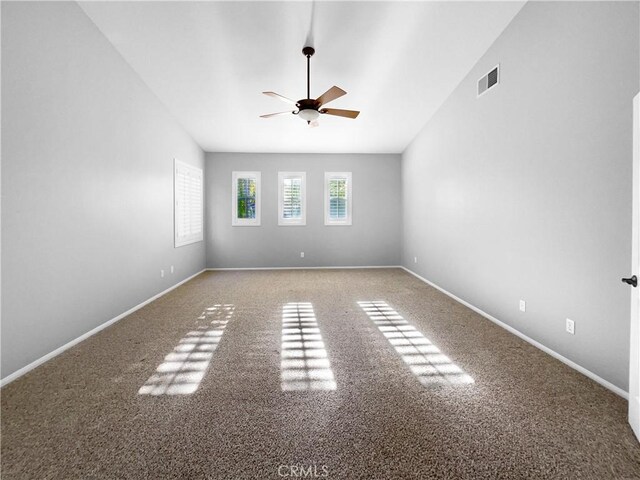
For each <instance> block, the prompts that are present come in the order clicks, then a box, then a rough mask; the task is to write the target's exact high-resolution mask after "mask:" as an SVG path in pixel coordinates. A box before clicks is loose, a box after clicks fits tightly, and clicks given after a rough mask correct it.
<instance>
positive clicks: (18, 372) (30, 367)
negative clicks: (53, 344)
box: [0, 270, 204, 387]
mask: <svg viewBox="0 0 640 480" xmlns="http://www.w3.org/2000/svg"><path fill="white" fill-rule="evenodd" d="M202 272H204V270H200V271H199V272H198V273H195V274H193V275H191V276H190V277H188V278H185V279H184V280H182V281H180V282H178V283H176V284H175V285H173V286H172V287H169V288H167V289H166V290H164V291H163V292H160V293H158V294H157V295H154V296H153V297H151V298H149V299H147V300H145V301H144V302H142V303H140V304H138V305H136V306H135V307H133V308H130V309H129V310H127V311H126V312H124V313H121V314H120V315H118V316H117V317H115V318H112V319H111V320H108V321H106V322H105V323H103V324H102V325H98V326H97V327H96V328H94V329H93V330H90V331H88V332H87V333H85V334H83V335H80V336H79V337H78V338H76V339H74V340H71V341H70V342H69V343H66V344H64V345H62V346H61V347H59V348H56V349H55V350H54V351H53V352H50V353H47V354H46V355H44V356H43V357H40V358H39V359H37V360H35V361H33V362H31V363H30V364H29V365H27V366H24V367H22V368H20V369H19V370H16V371H15V372H13V373H11V374H10V375H7V376H6V377H4V378H3V379H2V380H0V387H4V386H5V385H6V384H8V383H11V382H13V381H14V380H15V379H17V378H19V377H21V376H22V375H24V374H25V373H27V372H28V371H30V370H33V369H34V368H36V367H37V366H39V365H42V364H43V363H44V362H46V361H48V360H51V359H52V358H53V357H56V356H57V355H60V354H61V353H62V352H64V351H65V350H68V349H69V348H71V347H73V346H74V345H76V344H78V343H80V342H81V341H83V340H86V339H87V338H89V337H90V336H92V335H95V334H96V333H98V332H99V331H100V330H104V329H105V328H107V327H108V326H109V325H112V324H114V323H116V322H117V321H118V320H121V319H123V318H124V317H126V316H127V315H131V314H132V313H133V312H135V311H136V310H139V309H141V308H142V307H144V306H145V305H147V304H149V303H151V302H153V301H154V300H156V299H158V298H160V297H161V296H163V295H165V294H166V293H168V292H170V291H171V290H173V289H175V288H178V287H179V286H180V285H182V284H183V283H186V282H188V281H189V280H191V279H192V278H194V277H197V276H198V275H200V274H201V273H202Z"/></svg>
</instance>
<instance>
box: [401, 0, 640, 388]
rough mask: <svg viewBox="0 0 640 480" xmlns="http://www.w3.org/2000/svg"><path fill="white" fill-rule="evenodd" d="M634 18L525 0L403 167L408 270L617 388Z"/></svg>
mask: <svg viewBox="0 0 640 480" xmlns="http://www.w3.org/2000/svg"><path fill="white" fill-rule="evenodd" d="M638 18H639V16H638V2H602V3H601V2H567V3H563V2H560V3H558V2H529V3H528V4H527V5H525V7H524V8H523V9H522V11H521V12H520V13H519V14H518V15H517V16H516V17H515V19H514V20H513V21H512V23H511V24H510V25H509V26H508V27H507V29H506V30H505V31H504V33H503V34H502V35H501V36H500V37H499V38H498V40H497V41H496V42H495V43H494V45H493V46H492V47H491V48H490V49H489V50H488V51H487V53H486V54H485V55H484V56H483V57H482V59H481V60H480V61H479V62H478V64H477V65H476V66H475V67H474V68H473V69H472V71H471V72H470V73H469V75H468V76H467V77H466V78H465V79H464V80H463V81H462V83H461V84H460V85H459V86H458V88H457V89H456V90H455V92H454V93H453V94H452V95H451V97H450V98H449V99H448V100H447V101H446V102H445V104H444V105H443V106H442V107H441V109H440V110H439V112H438V113H437V114H436V116H435V117H434V118H433V119H431V120H430V121H429V122H428V123H427V124H426V126H425V128H424V129H423V131H422V132H421V133H420V134H419V135H418V136H417V137H416V139H415V140H414V141H413V143H412V144H411V145H410V146H409V148H407V150H406V151H405V152H404V154H403V159H402V192H403V204H404V209H403V211H404V213H405V214H404V218H403V223H404V234H403V264H404V265H405V266H407V267H408V268H410V269H412V270H414V271H415V272H417V273H418V274H420V275H422V276H424V277H425V278H427V279H429V280H431V281H433V282H434V283H436V284H437V285H439V286H441V287H443V288H444V289H446V290H448V291H450V292H452V293H453V294H455V295H457V296H459V297H461V298H462V299H464V300H466V301H468V302H470V303H471V304H473V305H475V306H477V307H478V308H480V309H482V310H484V311H485V312H487V313H489V314H491V315H493V316H495V317H497V318H498V319H500V320H502V321H503V322H505V323H507V324H509V325H511V326H513V327H514V328H516V329H518V330H520V331H521V332H523V333H524V334H526V335H528V336H529V337H531V338H533V339H535V340H537V341H539V342H541V343H542V344H544V345H546V346H547V347H549V348H551V349H553V350H555V351H556V352H558V353H560V354H562V355H564V356H565V357H567V358H569V359H571V360H573V361H574V362H576V363H578V364H580V365H582V366H583V367H585V368H587V369H589V370H591V371H592V372H594V373H596V374H597V375H599V376H601V377H603V378H604V379H606V380H608V381H610V382H611V383H613V384H615V385H617V386H619V387H621V388H624V389H626V388H627V384H628V354H629V290H628V287H626V286H624V285H623V284H622V283H621V282H620V278H621V277H622V276H626V275H628V274H629V273H630V272H629V269H630V263H631V192H632V184H631V166H632V123H631V120H632V100H633V97H634V96H635V94H636V93H637V92H638V89H639V78H638V71H639V65H638V62H639V60H638V59H639V47H638V44H639V38H638V31H639V25H638ZM498 63H500V65H501V72H500V73H501V79H500V85H498V86H497V88H495V89H494V90H490V91H489V92H487V93H486V94H485V95H483V96H481V97H480V98H476V81H477V80H478V78H480V77H481V76H482V75H484V74H485V73H487V72H488V71H489V70H490V69H492V68H493V67H494V66H495V65H496V64H498ZM409 205H411V206H412V208H411V209H409V208H407V207H408V206H409ZM414 257H418V263H414ZM520 299H524V300H526V301H527V311H526V313H521V312H520V311H519V309H518V302H519V300H520ZM567 317H569V318H571V319H573V320H575V322H576V333H575V335H573V336H572V335H569V334H567V333H565V318H567Z"/></svg>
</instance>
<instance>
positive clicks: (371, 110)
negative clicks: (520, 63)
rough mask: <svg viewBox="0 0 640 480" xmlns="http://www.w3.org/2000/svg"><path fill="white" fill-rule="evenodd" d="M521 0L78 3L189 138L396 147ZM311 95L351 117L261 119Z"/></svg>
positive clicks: (270, 145)
mask: <svg viewBox="0 0 640 480" xmlns="http://www.w3.org/2000/svg"><path fill="white" fill-rule="evenodd" d="M523 4H524V2H495V1H489V2H483V1H475V2H363V1H360V2H324V1H322V2H315V3H312V2H306V1H302V2H301V1H297V2H81V3H80V5H81V7H82V8H83V9H84V11H85V12H86V13H87V15H88V16H89V17H90V18H91V19H92V20H93V22H94V23H95V24H96V25H97V26H98V28H99V29H100V30H101V31H102V32H103V33H104V35H105V36H106V37H107V38H108V39H109V41H110V42H111V43H112V44H113V45H114V46H115V48H116V49H117V50H118V51H119V52H120V53H121V54H122V56H123V57H124V59H125V60H126V61H127V62H128V63H129V65H131V67H132V68H133V69H134V70H135V71H136V72H137V73H138V75H140V77H141V78H142V80H143V81H144V82H145V83H146V84H147V85H148V86H149V88H150V89H151V90H152V91H153V92H154V93H155V94H156V95H157V96H158V98H159V99H160V100H161V101H162V102H163V103H164V104H165V105H166V107H167V108H168V109H169V111H170V112H171V113H172V114H173V115H174V116H175V118H176V119H177V120H178V121H179V122H180V123H181V124H182V125H183V127H184V128H185V129H186V130H187V132H189V134H190V135H191V136H192V137H193V138H194V140H195V141H196V142H198V144H199V145H200V146H201V147H202V148H203V149H204V150H205V151H211V152H315V153H337V152H340V153H347V152H355V153H399V152H402V151H403V150H404V149H405V148H406V146H407V145H408V144H409V143H410V142H411V140H412V139H413V138H414V137H415V135H416V134H417V133H418V131H419V130H420V129H421V128H422V127H423V126H424V124H425V123H426V122H427V121H428V120H429V119H430V118H431V116H432V115H433V114H434V113H435V112H436V110H437V109H438V107H439V106H440V105H441V104H442V103H443V102H444V101H445V100H446V98H447V97H448V96H449V95H450V94H451V92H452V91H453V90H454V88H455V87H456V86H457V85H458V83H459V82H460V81H461V80H462V79H463V77H464V76H465V75H466V74H467V73H468V72H469V70H470V69H471V67H472V66H473V65H474V64H475V63H476V62H477V61H478V59H479V58H480V57H481V56H482V54H484V52H485V51H486V50H487V49H488V48H489V46H490V45H491V44H492V43H493V41H494V40H495V39H496V38H497V37H498V36H499V35H500V33H502V31H503V30H504V29H505V27H506V26H507V25H508V24H509V22H510V21H511V20H512V18H513V17H514V16H515V15H516V13H518V11H519V10H520V8H522V6H523ZM312 19H313V21H312ZM309 36H311V37H312V38H313V41H312V44H313V46H314V47H315V48H316V54H315V55H314V56H313V57H312V59H311V96H312V97H318V96H319V95H320V94H321V93H323V92H324V91H325V90H327V89H328V88H329V87H331V86H332V85H337V86H339V87H341V88H343V89H344V90H346V91H347V92H348V95H346V96H344V97H342V98H340V99H338V100H336V101H334V102H332V103H331V104H330V105H329V106H330V107H333V108H346V109H353V110H360V111H361V112H362V113H361V114H360V116H359V117H358V118H357V119H355V120H351V119H346V118H340V117H330V116H328V115H324V116H322V117H321V118H320V123H321V125H320V127H319V128H311V129H310V128H307V127H306V124H305V123H304V121H303V120H301V119H300V118H297V117H294V116H293V115H291V116H280V117H275V118H271V119H262V118H259V115H261V114H265V113H273V112H281V111H286V110H289V108H290V106H289V105H288V104H286V103H283V102H280V101H278V100H276V99H273V98H270V97H267V96H265V95H262V94H261V92H263V91H268V90H271V91H275V92H277V93H280V94H282V95H284V96H287V97H290V98H293V99H294V100H298V99H300V98H304V97H305V96H306V59H305V57H304V56H303V55H302V53H301V50H302V47H303V46H304V45H305V40H306V39H307V38H308V37H309Z"/></svg>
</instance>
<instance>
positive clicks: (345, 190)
mask: <svg viewBox="0 0 640 480" xmlns="http://www.w3.org/2000/svg"><path fill="white" fill-rule="evenodd" d="M351 203H352V201H351V172H325V174H324V224H325V225H351V210H352V208H351Z"/></svg>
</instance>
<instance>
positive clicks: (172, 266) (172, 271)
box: [171, 265, 173, 273]
mask: <svg viewBox="0 0 640 480" xmlns="http://www.w3.org/2000/svg"><path fill="white" fill-rule="evenodd" d="M171 273H173V265H171Z"/></svg>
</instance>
